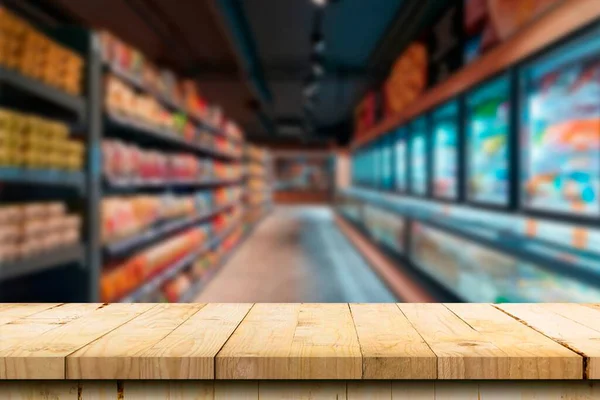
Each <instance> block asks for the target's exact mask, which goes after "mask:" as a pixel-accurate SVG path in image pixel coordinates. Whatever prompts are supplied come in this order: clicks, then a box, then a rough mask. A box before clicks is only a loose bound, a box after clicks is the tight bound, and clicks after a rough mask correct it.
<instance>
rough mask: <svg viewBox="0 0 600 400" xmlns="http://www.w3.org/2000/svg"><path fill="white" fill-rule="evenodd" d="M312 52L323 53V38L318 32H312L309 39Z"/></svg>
mask: <svg viewBox="0 0 600 400" xmlns="http://www.w3.org/2000/svg"><path fill="white" fill-rule="evenodd" d="M311 43H312V48H313V51H314V52H315V53H317V54H321V53H323V52H324V51H325V47H326V46H325V38H324V37H323V35H322V34H321V33H320V32H314V33H313V34H312V37H311Z"/></svg>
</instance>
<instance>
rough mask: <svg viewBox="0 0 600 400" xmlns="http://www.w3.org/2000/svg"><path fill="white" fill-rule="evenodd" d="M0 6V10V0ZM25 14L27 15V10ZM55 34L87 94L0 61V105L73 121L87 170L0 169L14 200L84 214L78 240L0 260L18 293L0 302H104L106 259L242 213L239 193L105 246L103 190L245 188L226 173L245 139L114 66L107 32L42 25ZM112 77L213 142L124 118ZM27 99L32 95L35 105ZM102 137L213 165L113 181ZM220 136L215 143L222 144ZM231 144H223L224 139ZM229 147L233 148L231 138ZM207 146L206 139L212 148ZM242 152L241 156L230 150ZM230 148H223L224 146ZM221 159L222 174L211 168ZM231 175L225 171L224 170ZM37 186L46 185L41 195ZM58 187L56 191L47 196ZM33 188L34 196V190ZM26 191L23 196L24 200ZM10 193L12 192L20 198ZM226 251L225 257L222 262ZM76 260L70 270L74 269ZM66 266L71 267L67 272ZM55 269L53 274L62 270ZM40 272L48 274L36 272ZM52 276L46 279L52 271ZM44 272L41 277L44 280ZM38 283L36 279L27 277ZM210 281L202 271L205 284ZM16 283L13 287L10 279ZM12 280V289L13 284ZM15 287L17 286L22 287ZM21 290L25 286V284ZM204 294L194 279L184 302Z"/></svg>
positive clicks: (168, 273)
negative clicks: (108, 85)
mask: <svg viewBox="0 0 600 400" xmlns="http://www.w3.org/2000/svg"><path fill="white" fill-rule="evenodd" d="M0 7H1V6H0ZM25 17H26V16H25ZM44 30H45V31H47V32H50V34H51V36H52V37H53V38H54V39H55V40H57V41H59V42H61V43H62V44H63V45H65V46H69V47H71V48H72V49H73V50H75V51H77V52H78V53H79V54H80V55H81V56H82V57H83V59H84V61H85V67H84V69H85V76H84V78H85V79H84V82H83V94H82V95H81V96H73V95H70V94H67V93H64V92H62V91H60V90H58V89H55V88H53V87H50V86H48V85H46V84H44V83H42V82H38V81H36V80H33V79H31V78H28V77H25V76H23V75H21V74H19V73H18V72H17V71H14V70H9V69H6V68H4V67H1V66H0V89H4V88H7V90H0V100H1V102H0V107H1V106H3V105H4V104H6V105H8V106H9V107H10V106H11V105H12V104H13V102H12V101H11V98H10V97H9V96H12V95H13V94H15V95H18V96H19V103H18V107H17V110H18V111H24V112H32V113H35V112H40V115H43V116H44V117H47V118H52V117H53V116H55V118H56V119H57V120H61V121H65V122H67V123H68V124H69V126H70V127H71V131H72V135H76V136H77V137H79V138H82V139H83V140H84V141H85V144H86V157H85V158H86V162H85V170H84V171H82V172H81V173H67V172H57V171H41V170H40V171H38V170H25V169H18V168H12V167H10V168H9V167H3V166H0V190H2V189H3V187H8V186H10V187H18V188H19V189H18V190H17V191H16V192H15V193H17V194H18V196H21V197H18V196H17V195H14V196H11V198H10V200H11V201H16V200H19V199H21V198H22V199H27V196H29V194H30V193H32V195H31V196H32V198H33V199H36V200H38V199H43V198H44V196H46V195H48V196H49V198H51V199H54V198H60V199H63V198H65V199H68V201H70V202H73V203H75V204H76V209H77V210H78V211H79V212H80V213H81V215H82V216H83V217H84V221H83V222H84V223H83V228H82V229H83V238H82V242H83V243H86V244H85V245H83V244H82V243H79V244H76V245H73V246H68V247H62V248H59V249H56V250H53V251H49V252H44V253H40V254H39V255H36V256H35V257H31V258H27V259H22V260H18V261H11V262H0V286H1V287H2V290H0V293H2V294H6V293H8V291H4V288H5V284H6V287H7V288H8V285H11V286H15V291H19V292H18V293H15V294H11V295H10V296H8V297H6V298H4V296H3V295H2V296H0V301H71V302H98V301H100V281H101V276H102V273H103V270H104V265H105V264H106V263H107V262H109V261H110V262H112V261H113V260H119V259H122V258H126V257H129V256H131V255H132V254H135V253H136V252H137V251H143V250H145V249H149V248H150V247H151V246H153V245H155V244H159V243H161V242H162V241H164V240H167V239H169V238H172V237H174V236H175V235H177V234H179V233H181V232H184V231H186V230H188V229H190V228H195V227H200V226H205V227H212V225H213V223H214V221H216V220H217V219H218V218H220V216H222V215H225V213H229V212H232V211H234V210H238V212H239V210H240V208H241V207H242V206H243V198H241V197H240V198H237V199H233V198H232V199H231V201H228V202H223V201H219V202H217V203H215V204H216V205H215V206H214V208H213V209H212V210H211V211H209V212H206V213H201V214H198V215H190V216H187V217H182V218H178V219H172V220H165V221H162V222H160V223H158V222H157V223H156V224H153V225H152V226H151V227H150V228H148V229H145V230H143V231H141V232H139V233H137V234H134V235H132V236H129V237H125V238H122V239H121V240H119V241H114V242H109V243H103V241H102V239H101V237H102V230H103V227H102V221H101V218H102V211H101V210H102V201H103V199H104V198H106V197H107V196H124V197H128V196H134V195H141V196H164V195H168V194H172V195H184V196H191V195H192V194H198V193H216V191H220V190H225V189H235V188H242V184H243V182H244V178H243V176H242V174H241V173H240V174H238V175H239V177H235V178H222V177H224V176H234V174H230V173H229V172H232V171H224V169H230V167H231V166H234V167H237V168H238V169H239V170H240V172H241V162H242V154H243V152H242V150H243V145H244V140H243V137H241V136H235V135H234V134H232V133H231V131H230V130H229V127H228V126H225V125H223V127H217V126H213V125H211V124H210V123H207V122H206V121H204V120H203V119H202V118H200V117H199V116H198V115H195V114H194V113H192V112H188V110H187V109H186V107H185V106H183V105H180V104H176V103H175V102H174V101H172V100H171V99H169V98H167V97H166V96H164V95H162V94H160V93H156V92H153V91H152V90H150V89H148V87H146V85H145V84H144V82H142V81H140V80H138V79H136V78H135V77H134V76H132V75H130V74H128V73H127V71H125V70H123V69H120V68H118V67H117V66H116V65H115V64H113V63H110V62H107V60H103V58H102V57H103V55H102V45H101V44H102V42H101V40H102V39H101V35H100V34H99V33H97V32H94V31H90V30H88V29H84V28H60V29H46V28H44ZM109 74H112V75H114V76H117V77H118V78H119V79H121V80H122V81H124V82H125V83H126V84H128V85H130V86H131V87H132V88H134V89H135V90H136V91H137V92H138V93H142V94H145V95H150V96H153V97H154V98H155V99H156V100H157V101H158V102H159V103H160V104H162V105H163V106H164V107H165V108H167V109H169V110H172V111H173V112H176V113H178V114H180V115H184V116H186V117H187V118H188V121H190V123H191V124H193V125H194V126H195V129H196V131H197V133H200V131H202V132H208V133H210V135H212V136H213V137H214V138H215V139H214V140H212V141H210V142H207V143H206V144H201V143H199V141H198V140H191V139H188V138H189V136H185V137H184V136H183V134H182V132H175V131H171V130H166V129H162V128H157V127H155V126H152V125H149V124H147V123H144V122H142V121H141V120H136V119H134V118H131V117H129V116H127V115H121V114H117V113H115V112H113V111H110V110H108V109H107V108H106V107H105V95H106V94H105V88H104V77H105V76H106V75H109ZM24 99H33V100H32V101H31V107H32V108H31V109H28V104H29V103H28V102H27V101H26V100H24ZM105 138H119V139H122V140H124V141H126V142H127V143H131V144H135V145H138V146H140V147H141V148H143V149H147V150H161V151H162V150H164V151H167V152H170V153H182V154H190V155H193V156H195V157H196V158H197V159H204V160H212V162H211V163H210V164H211V168H210V169H209V170H204V172H203V175H202V176H200V177H198V179H192V180H190V179H185V180H164V179H153V180H139V179H134V180H131V179H127V180H123V179H114V178H113V179H109V178H108V177H106V176H104V174H103V165H102V162H103V157H102V145H103V140H104V139H105ZM217 139H218V140H219V142H217ZM223 140H225V141H223ZM227 143H229V144H227ZM209 144H210V145H209ZM236 148H238V149H239V152H238V153H235V154H234V153H233V152H229V150H235V149H236ZM224 149H227V151H226V150H224ZM216 163H219V164H220V166H219V168H220V169H219V171H221V170H223V171H221V172H218V170H216V169H215V167H214V164H216ZM225 172H226V173H225ZM40 188H43V190H42V191H40ZM55 190H57V192H56V193H57V194H56V195H51V193H54V191H55ZM36 191H37V192H36ZM22 196H25V197H22ZM12 197H15V198H14V199H13V198H12ZM242 222H243V221H242V220H240V219H238V220H236V221H233V223H234V224H232V225H231V226H228V227H226V229H225V230H222V231H219V232H220V233H218V234H216V235H214V236H212V232H213V230H212V229H209V230H208V232H211V234H210V235H209V236H208V237H207V241H206V243H205V244H204V245H203V246H202V247H201V248H199V249H196V250H194V251H192V252H191V253H189V254H188V255H186V256H185V257H183V258H182V259H180V260H178V261H177V262H176V263H174V264H173V265H171V266H169V267H168V268H164V269H162V272H160V273H159V274H158V275H156V276H151V277H150V279H149V280H148V281H147V282H145V283H143V284H142V285H141V286H140V287H139V288H138V289H137V290H136V291H134V292H133V293H130V294H129V295H127V296H126V297H125V298H122V299H121V301H131V302H135V301H144V298H147V297H148V295H149V294H152V293H155V292H158V291H160V290H161V288H162V286H163V285H164V284H165V283H166V282H168V281H170V280H172V279H174V278H176V277H177V276H178V275H180V274H181V273H183V272H185V271H186V270H187V269H188V267H190V266H191V265H192V264H193V263H194V262H195V261H196V260H198V259H199V258H201V257H203V255H204V254H206V253H207V252H212V251H215V250H217V249H218V248H219V247H220V246H221V244H222V243H223V242H224V241H225V240H227V239H228V238H229V236H230V235H232V233H234V232H237V231H236V229H239V228H241V226H242ZM224 259H225V257H221V260H224ZM71 266H73V267H71ZM65 267H68V268H65ZM54 271H57V272H56V273H55V272H54ZM40 274H43V277H42V276H41V275H40ZM48 274H50V275H48ZM38 275H40V278H39V279H38V278H37V277H38ZM48 279H50V280H52V281H53V283H52V286H56V288H57V291H56V292H54V293H47V292H46V291H44V290H37V288H38V287H42V286H43V285H44V283H47V282H48ZM29 280H34V281H36V282H35V284H31V285H29V284H27V285H29V286H23V285H26V284H25V283H23V282H24V281H29ZM207 280H208V277H204V278H203V281H204V283H206V282H207ZM14 283H16V284H14ZM13 284H14V285H13ZM17 287H18V288H19V289H17ZM23 287H26V288H27V289H26V290H24V289H23ZM198 290H200V287H198V286H197V285H196V286H195V287H194V290H193V291H192V290H191V289H190V291H189V292H188V293H187V297H185V296H182V300H185V299H186V298H188V299H190V298H193V296H195V293H196V292H197V291H198ZM37 292H39V293H40V296H39V298H32V297H31V296H30V295H27V293H29V294H31V293H37Z"/></svg>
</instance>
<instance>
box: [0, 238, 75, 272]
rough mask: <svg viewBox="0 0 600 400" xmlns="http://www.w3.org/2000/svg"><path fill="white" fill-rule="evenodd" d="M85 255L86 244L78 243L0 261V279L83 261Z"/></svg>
mask: <svg viewBox="0 0 600 400" xmlns="http://www.w3.org/2000/svg"><path fill="white" fill-rule="evenodd" d="M84 256H85V246H83V245H82V244H79V243H78V244H76V245H72V246H68V247H58V248H56V249H52V250H49V251H45V252H43V253H40V254H38V255H35V256H33V257H29V258H26V259H22V260H18V261H11V262H0V281H4V280H8V279H12V278H16V277H19V276H25V275H30V274H33V273H36V272H41V271H45V270H49V269H52V268H55V267H57V266H59V265H64V264H67V263H75V262H77V263H83V262H84Z"/></svg>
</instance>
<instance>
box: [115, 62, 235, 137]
mask: <svg viewBox="0 0 600 400" xmlns="http://www.w3.org/2000/svg"><path fill="white" fill-rule="evenodd" d="M104 67H105V69H106V70H107V71H109V72H110V73H112V74H113V75H115V76H116V77H117V78H119V79H121V80H123V81H125V82H126V83H127V84H129V85H130V86H132V87H133V88H135V89H136V90H138V91H140V92H144V93H147V94H149V95H151V96H153V97H154V98H155V99H156V100H157V101H158V102H159V103H161V104H162V105H163V106H165V107H167V108H169V109H171V110H173V111H175V112H178V113H182V114H185V115H187V116H188V117H190V118H191V119H193V120H194V122H195V123H196V124H197V125H198V126H199V127H201V128H203V129H206V130H208V131H210V132H211V133H213V134H215V135H217V136H221V137H224V138H226V139H228V140H231V141H233V142H241V140H240V139H238V138H236V137H232V136H229V135H226V134H225V133H224V132H223V131H222V130H221V129H220V128H217V127H214V126H211V125H210V124H208V123H206V122H205V121H203V120H202V119H201V118H198V117H196V116H195V115H193V114H191V113H189V112H188V111H187V110H186V109H185V108H184V107H183V106H181V105H179V104H176V103H175V102H173V101H172V100H171V99H169V98H167V97H165V96H163V95H161V94H160V93H156V92H154V91H152V90H150V89H149V88H147V87H146V86H145V85H144V83H143V82H142V81H141V80H139V79H138V78H136V77H134V76H132V75H131V74H129V73H127V72H126V71H123V70H122V69H121V68H119V67H117V66H115V65H113V64H110V63H106V64H104Z"/></svg>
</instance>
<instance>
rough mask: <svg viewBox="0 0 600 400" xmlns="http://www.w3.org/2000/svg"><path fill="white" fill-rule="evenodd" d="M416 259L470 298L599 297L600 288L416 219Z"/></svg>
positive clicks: (580, 299)
mask: <svg viewBox="0 0 600 400" xmlns="http://www.w3.org/2000/svg"><path fill="white" fill-rule="evenodd" d="M412 237H413V240H412V241H411V242H412V247H411V251H410V256H411V259H412V260H413V261H414V264H415V265H416V266H418V267H419V268H422V269H423V270H424V271H425V272H427V273H428V274H429V275H431V276H432V277H434V278H435V279H437V280H438V281H439V282H440V283H441V284H443V285H444V286H445V287H446V288H448V289H449V290H451V291H453V292H454V293H455V294H456V295H457V296H459V297H461V298H462V299H464V300H466V301H469V302H478V303H498V302H506V301H508V302H548V301H552V302H584V303H585V302H594V301H597V300H598V298H600V289H598V288H596V287H594V286H591V285H589V284H586V283H585V282H582V281H579V280H574V279H572V278H570V277H568V276H561V275H557V274H554V273H550V272H548V271H547V270H545V269H542V268H540V267H538V266H536V265H533V264H530V263H525V262H522V261H519V260H517V259H515V258H512V257H510V256H508V255H504V254H502V253H499V252H496V251H493V250H490V249H487V248H485V247H481V246H479V245H476V244H474V243H471V242H468V241H465V240H463V239H460V238H458V237H455V236H452V235H450V234H447V233H444V232H441V231H439V230H436V229H433V228H430V227H428V226H426V225H423V224H419V223H413V224H412Z"/></svg>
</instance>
